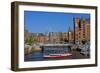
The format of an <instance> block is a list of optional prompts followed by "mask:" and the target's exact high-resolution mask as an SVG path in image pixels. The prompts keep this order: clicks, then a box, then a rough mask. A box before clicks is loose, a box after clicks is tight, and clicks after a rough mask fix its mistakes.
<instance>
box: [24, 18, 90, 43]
mask: <svg viewBox="0 0 100 73" xmlns="http://www.w3.org/2000/svg"><path fill="white" fill-rule="evenodd" d="M73 22H74V29H73V30H71V29H70V26H68V27H66V29H68V31H66V32H48V33H45V34H44V33H29V32H28V31H26V30H25V32H24V33H25V34H24V35H25V39H24V40H26V39H27V38H28V36H32V37H35V40H36V41H37V42H38V43H55V42H62V41H63V42H66V41H67V42H68V41H69V42H75V43H76V44H79V43H81V42H83V41H89V40H90V20H89V19H84V18H82V19H80V18H73ZM25 29H26V28H25Z"/></svg>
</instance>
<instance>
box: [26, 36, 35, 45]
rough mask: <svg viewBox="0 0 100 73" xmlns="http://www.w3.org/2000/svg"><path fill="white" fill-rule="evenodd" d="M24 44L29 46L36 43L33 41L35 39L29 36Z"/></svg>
mask: <svg viewBox="0 0 100 73" xmlns="http://www.w3.org/2000/svg"><path fill="white" fill-rule="evenodd" d="M26 42H27V43H28V44H29V45H32V44H33V43H35V42H36V39H35V37H33V36H29V38H28V39H27V41H26Z"/></svg>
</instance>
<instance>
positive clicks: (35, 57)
mask: <svg viewBox="0 0 100 73" xmlns="http://www.w3.org/2000/svg"><path fill="white" fill-rule="evenodd" d="M65 52H66V53H67V52H69V49H68V48H51V47H50V48H44V50H43V51H40V52H34V53H31V54H29V55H26V56H24V61H44V60H45V58H44V57H43V55H44V54H47V55H48V54H51V53H52V54H55V53H56V54H58V53H59V54H60V53H61V54H62V53H65ZM46 60H47V59H46Z"/></svg>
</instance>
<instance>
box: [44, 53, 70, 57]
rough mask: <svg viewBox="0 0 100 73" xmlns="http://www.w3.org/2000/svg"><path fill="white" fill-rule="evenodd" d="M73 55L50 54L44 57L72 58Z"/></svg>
mask: <svg viewBox="0 0 100 73" xmlns="http://www.w3.org/2000/svg"><path fill="white" fill-rule="evenodd" d="M71 55H72V54H70V53H66V54H49V55H44V58H66V57H68V56H71Z"/></svg>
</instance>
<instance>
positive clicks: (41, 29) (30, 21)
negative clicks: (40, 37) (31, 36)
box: [24, 11, 90, 33]
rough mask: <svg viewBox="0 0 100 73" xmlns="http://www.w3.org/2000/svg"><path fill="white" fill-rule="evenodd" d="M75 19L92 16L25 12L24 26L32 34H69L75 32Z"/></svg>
mask: <svg viewBox="0 0 100 73" xmlns="http://www.w3.org/2000/svg"><path fill="white" fill-rule="evenodd" d="M74 17H78V18H89V19H90V14H82V13H63V12H41V11H24V24H25V28H26V29H27V30H28V32H31V33H45V32H67V31H68V27H70V29H71V30H73V27H74V22H73V18H74Z"/></svg>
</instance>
